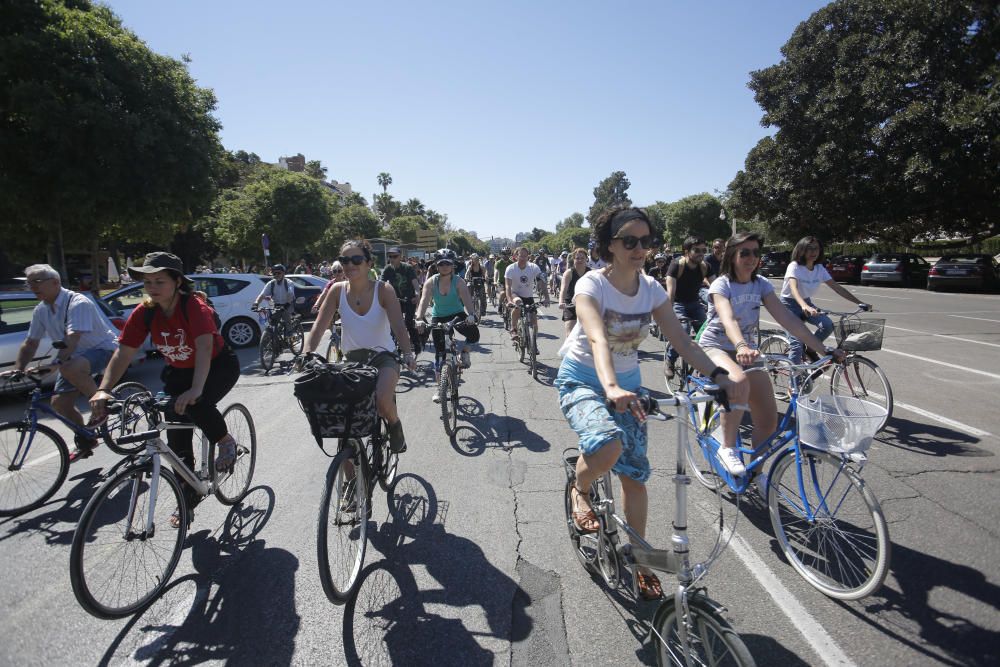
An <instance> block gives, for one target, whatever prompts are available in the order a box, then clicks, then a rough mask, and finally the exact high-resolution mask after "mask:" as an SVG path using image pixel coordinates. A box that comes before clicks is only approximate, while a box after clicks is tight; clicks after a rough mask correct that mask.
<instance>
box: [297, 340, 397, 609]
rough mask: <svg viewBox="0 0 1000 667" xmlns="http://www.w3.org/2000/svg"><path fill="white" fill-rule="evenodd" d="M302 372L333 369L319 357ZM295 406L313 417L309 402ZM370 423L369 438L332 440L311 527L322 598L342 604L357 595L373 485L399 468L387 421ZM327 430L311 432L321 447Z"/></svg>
mask: <svg viewBox="0 0 1000 667" xmlns="http://www.w3.org/2000/svg"><path fill="white" fill-rule="evenodd" d="M306 368H307V369H309V370H312V371H316V372H319V373H329V372H332V371H333V366H332V365H331V364H328V363H326V362H324V361H323V360H322V358H321V357H315V358H314V360H311V361H307V362H306ZM300 403H301V404H302V409H303V410H304V411H305V412H306V414H307V415H309V414H310V411H312V412H313V414H314V415H315V414H316V411H317V410H318V409H320V408H319V406H317V405H316V404H314V403H309V402H306V401H300ZM374 406H375V402H374V396H372V399H371V407H370V413H374V410H375V407H374ZM313 422H314V416H310V424H311V425H312V424H313ZM321 422H323V420H322V419H320V420H319V421H316V423H317V425H319V424H320V423H321ZM372 424H373V426H372V430H371V432H370V434H369V435H367V436H365V437H357V436H348V437H339V438H338V440H337V453H336V454H334V456H333V461H332V462H331V463H330V469H329V470H328V471H327V474H326V486H325V487H324V490H323V497H322V504H321V505H320V510H319V518H318V522H317V529H316V547H317V560H318V562H319V577H320V582H322V584H323V591H324V592H325V593H326V596H327V598H329V599H330V601H331V602H333V603H334V604H338V605H342V604H345V603H346V602H348V601H349V600H350V599H351V598H352V597H353V596H354V594H355V593H356V592H357V587H358V583H359V582H360V577H359V575H360V573H361V569H362V567H363V566H364V562H365V551H366V550H367V540H368V519H369V518H370V517H371V501H372V491H373V490H374V488H375V483H376V481H377V482H378V485H379V486H381V487H382V490H383V491H388V490H389V487H390V485H391V484H392V483H393V481H394V480H395V479H396V470H397V468H398V466H399V454H397V453H396V452H394V451H392V449H390V447H389V424H388V422H387V421H386V420H385V419H384V418H382V417H381V416H379V415H378V414H374V415H373V416H372ZM329 432H330V431H324V430H323V427H320V426H317V427H314V428H313V434H314V435H315V436H316V438H317V442H319V443H320V446H321V447H322V438H323V437H326V436H325V433H329ZM324 452H325V450H324Z"/></svg>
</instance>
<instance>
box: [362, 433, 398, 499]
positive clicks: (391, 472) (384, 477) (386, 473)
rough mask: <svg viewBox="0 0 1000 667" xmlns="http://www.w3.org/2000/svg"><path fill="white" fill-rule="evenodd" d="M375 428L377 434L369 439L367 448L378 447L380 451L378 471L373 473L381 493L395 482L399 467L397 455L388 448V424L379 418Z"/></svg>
mask: <svg viewBox="0 0 1000 667" xmlns="http://www.w3.org/2000/svg"><path fill="white" fill-rule="evenodd" d="M377 428H378V433H376V435H375V437H374V438H370V439H369V445H368V446H369V448H371V447H374V446H378V447H380V448H381V449H382V456H381V457H380V459H381V460H380V461H379V463H380V465H379V469H378V470H376V471H375V472H376V473H377V475H378V485H379V486H381V487H382V490H383V491H388V490H389V487H390V486H392V483H393V482H394V481H395V480H396V469H397V468H398V467H399V454H397V453H396V452H394V451H392V449H390V448H389V423H388V422H387V421H386V420H384V419H382V418H379V420H378V426H377ZM372 443H374V444H372ZM371 459H372V457H371V456H369V460H371Z"/></svg>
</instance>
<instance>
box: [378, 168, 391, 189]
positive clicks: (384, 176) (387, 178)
mask: <svg viewBox="0 0 1000 667" xmlns="http://www.w3.org/2000/svg"><path fill="white" fill-rule="evenodd" d="M390 185H392V176H391V175H390V174H389V172H387V171H383V172H380V173H379V175H378V186H379V187H380V188H382V194H387V193H388V192H389V186H390Z"/></svg>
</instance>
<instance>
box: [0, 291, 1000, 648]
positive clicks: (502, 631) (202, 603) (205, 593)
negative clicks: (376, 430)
mask: <svg viewBox="0 0 1000 667" xmlns="http://www.w3.org/2000/svg"><path fill="white" fill-rule="evenodd" d="M854 291H855V292H856V293H858V294H859V295H863V297H864V298H865V299H867V300H869V301H871V302H872V303H874V304H875V305H876V307H877V308H878V309H879V311H880V314H881V315H882V316H885V317H886V318H887V320H888V327H889V328H888V329H887V333H886V339H885V344H884V348H885V349H883V350H882V351H880V352H875V353H872V354H871V356H872V357H873V358H874V359H876V360H877V361H878V363H879V364H881V365H882V366H883V368H884V369H885V370H886V372H887V374H888V376H889V378H890V381H891V383H892V386H893V389H894V392H895V397H896V409H895V413H894V417H893V419H892V420H891V421H890V422H889V424H888V426H887V428H886V430H885V431H884V432H883V433H882V434H881V435H880V436H879V438H878V441H877V442H876V444H875V445H874V447H873V449H872V450H871V452H870V457H871V462H870V463H869V465H868V466H867V467H866V469H865V479H866V480H867V483H868V484H869V485H870V487H871V488H872V490H873V491H874V492H875V494H876V496H877V497H878V498H879V499H880V500H881V503H882V507H883V510H884V511H885V514H886V517H887V519H888V521H889V528H890V535H891V538H892V542H893V547H892V548H893V551H892V562H891V572H890V575H889V578H888V579H887V581H886V585H885V586H884V587H883V589H882V590H881V591H879V592H877V593H876V594H874V595H872V596H871V597H869V598H868V599H865V600H862V601H860V602H856V603H839V602H836V601H833V600H831V599H829V598H826V597H825V596H823V595H822V594H820V593H818V592H816V591H815V590H813V589H812V588H811V587H810V586H809V585H808V584H806V582H805V581H804V580H802V579H801V578H800V577H799V576H798V575H797V574H796V573H795V572H794V570H792V568H791V567H790V566H789V565H788V564H787V563H785V561H784V560H783V558H782V556H781V555H780V553H779V550H778V547H777V544H776V542H775V541H774V539H773V538H772V537H771V529H770V524H769V521H768V518H767V513H766V508H763V507H762V506H761V505H760V503H759V502H757V501H756V500H755V499H754V498H753V497H752V496H750V497H747V498H746V499H744V501H743V502H742V503H741V505H740V506H739V508H738V510H737V508H735V507H734V505H733V504H731V503H730V502H729V501H724V503H723V506H724V509H725V517H726V521H727V524H728V525H732V522H733V521H734V520H735V521H737V524H736V530H737V538H736V539H734V541H733V542H732V543H731V544H730V546H729V548H728V549H727V551H726V552H725V553H724V555H723V556H722V558H721V559H720V560H719V561H718V563H717V564H716V566H715V568H714V569H713V570H712V572H711V573H710V574H709V576H708V589H709V593H710V594H711V596H712V597H713V598H714V599H715V600H717V601H719V602H720V603H722V604H724V605H725V606H726V607H727V608H728V610H729V611H728V618H729V620H730V621H731V622H732V624H733V625H734V627H735V628H736V629H737V630H738V631H739V632H740V634H741V635H742V637H743V639H744V641H745V642H746V643H747V645H748V646H749V648H750V650H751V651H752V653H753V654H754V656H755V657H756V659H757V663H758V664H759V665H836V664H844V665H850V664H855V665H889V664H903V665H938V664H943V665H955V666H958V665H986V664H995V662H994V661H995V656H996V654H997V652H998V650H1000V614H998V613H997V608H998V606H1000V564H998V561H997V559H996V556H995V555H996V554H997V553H1000V534H998V528H997V526H998V525H1000V501H998V498H1000V495H998V493H997V486H996V485H997V482H998V475H997V472H998V470H1000V466H998V464H997V462H996V461H997V458H996V457H997V455H998V454H1000V437H998V434H1000V410H998V402H997V398H996V396H997V390H998V388H1000V353H998V352H1000V297H998V296H995V295H965V294H935V293H927V292H924V291H922V290H907V289H886V288H854ZM821 296H822V297H826V296H829V298H830V300H829V301H825V300H823V299H822V298H821V299H820V300H819V301H818V305H821V306H825V307H830V308H836V307H843V309H845V310H846V309H847V307H848V306H849V305H850V304H848V303H847V302H843V301H840V300H839V298H838V297H836V295H834V294H832V292H828V293H827V294H823V293H822V292H821ZM556 312H557V311H556V309H555V308H550V309H548V311H547V313H548V314H547V315H546V316H545V318H544V320H543V321H542V326H541V331H542V338H541V340H540V348H541V353H542V355H541V359H542V361H543V362H544V363H545V364H546V368H544V369H543V371H544V372H543V374H542V376H540V381H534V380H532V379H531V378H530V376H529V375H528V374H527V373H526V372H525V371H524V366H522V365H521V364H519V363H518V361H517V360H516V358H514V355H513V349H512V348H511V346H510V344H509V343H508V342H506V340H505V337H504V336H501V332H500V330H499V327H498V325H497V317H496V316H495V315H494V316H492V317H491V318H489V319H490V320H491V321H490V322H487V323H486V325H485V326H483V327H482V331H483V337H482V342H481V344H480V346H479V353H478V354H474V355H473V364H474V365H473V367H472V369H471V370H470V371H467V372H466V374H465V382H464V384H463V385H462V387H461V394H462V396H463V399H462V404H461V407H462V411H463V415H462V417H461V422H460V431H459V433H458V437H457V438H456V439H455V441H454V442H449V439H448V438H447V437H446V436H445V434H444V430H443V428H442V425H441V423H440V418H439V416H438V415H439V408H438V406H437V405H435V404H433V403H431V401H430V396H431V389H430V388H429V384H425V382H424V380H425V378H426V377H427V372H428V371H427V363H428V357H429V356H430V355H429V354H425V355H422V357H421V361H422V363H421V371H422V373H421V374H420V376H419V378H407V377H404V379H403V381H402V382H401V383H400V387H399V396H398V403H399V407H400V412H401V415H402V419H403V423H404V427H405V431H406V434H407V436H408V442H409V451H408V452H407V453H406V454H405V455H404V456H403V458H402V460H401V464H400V472H401V481H400V485H399V487H398V488H397V494H398V495H406V496H407V497H408V498H409V499H410V500H411V502H412V503H413V505H412V506H413V507H415V508H416V510H417V511H416V512H414V513H413V514H412V515H410V516H408V518H406V519H402V518H393V516H392V515H391V514H390V513H389V512H388V510H387V505H386V502H385V494H384V493H382V492H381V491H376V493H375V498H376V501H375V512H374V513H373V517H372V521H373V523H372V533H374V537H373V540H372V543H371V545H370V546H369V551H368V556H367V559H366V569H365V571H364V580H363V582H362V585H361V588H360V590H359V593H358V596H357V599H356V601H354V602H353V603H351V604H349V605H347V606H345V607H338V606H334V605H333V604H331V603H330V602H329V601H328V600H327V598H326V597H325V595H324V594H323V591H322V588H321V586H320V583H319V577H318V575H317V565H316V516H317V511H318V507H319V503H320V495H321V490H322V485H323V480H324V476H325V473H326V469H327V466H328V464H329V459H327V458H326V457H325V456H323V454H322V453H321V452H320V451H319V449H318V448H317V447H316V444H315V441H313V440H312V438H311V437H310V435H309V432H308V427H307V424H306V422H305V419H304V417H303V416H302V414H301V412H300V411H299V409H298V406H297V405H296V403H295V401H294V399H293V397H292V395H291V382H292V379H293V376H291V375H289V374H287V373H285V372H274V371H272V374H271V375H270V376H264V375H263V374H262V373H261V372H260V369H259V367H258V366H257V364H256V361H255V356H256V354H255V351H253V350H245V351H242V352H241V353H240V357H241V359H242V361H243V364H244V377H243V378H242V379H241V381H240V384H239V385H238V386H237V388H236V389H234V391H233V392H232V394H231V395H230V397H231V399H232V400H233V401H240V402H243V403H245V404H246V405H248V406H249V407H250V408H251V410H252V412H253V414H254V419H255V421H256V426H257V433H258V445H259V454H258V460H257V471H256V474H255V477H254V484H253V490H252V492H251V493H250V494H249V495H248V497H247V498H246V500H245V501H244V503H243V504H242V505H240V506H237V507H236V508H233V509H232V510H230V509H229V508H226V507H223V506H222V505H220V504H219V503H217V502H216V501H214V500H206V501H205V502H204V503H202V505H200V506H199V508H198V511H197V516H196V518H195V523H194V524H193V525H192V527H191V531H190V533H189V537H188V540H187V544H186V547H187V548H186V550H185V552H184V555H183V556H182V559H181V562H180V565H179V566H178V569H177V572H176V573H175V574H174V577H173V580H172V583H171V585H170V586H169V588H168V589H167V592H166V593H165V594H164V595H163V597H162V598H161V599H160V600H158V601H157V602H156V603H155V604H153V605H152V606H151V607H150V608H148V609H147V610H146V611H145V612H143V613H142V614H140V615H138V616H136V617H134V618H129V619H124V620H121V621H100V620H97V619H95V618H92V617H91V616H89V615H88V614H87V613H86V612H84V611H83V610H82V609H81V608H80V607H79V605H78V604H77V603H76V600H75V598H74V597H73V593H72V591H71V588H70V582H69V573H68V560H69V544H70V542H71V540H72V535H73V530H74V528H75V525H76V522H77V520H78V518H79V515H80V512H81V510H82V508H83V505H84V503H85V502H86V500H87V498H88V497H89V496H90V494H91V493H92V492H93V491H94V489H95V488H96V487H97V485H98V484H99V483H100V474H101V471H102V469H106V468H107V467H109V466H110V465H112V464H113V463H114V462H115V460H116V457H115V456H114V455H113V454H112V453H111V452H109V451H107V450H106V448H102V449H99V450H98V452H97V454H95V456H94V457H92V458H90V459H87V460H85V461H82V462H80V463H78V464H76V465H74V466H73V468H71V470H70V477H69V479H68V480H67V482H66V484H65V485H64V487H63V488H62V489H61V490H60V492H59V493H58V494H57V495H56V496H55V497H54V498H53V499H52V501H50V503H49V504H48V505H46V506H45V507H43V508H41V509H39V510H37V511H35V512H33V513H31V514H28V515H25V516H22V517H18V518H14V519H6V520H3V521H0V559H2V562H3V563H4V575H3V576H2V577H0V602H2V604H3V605H4V611H5V613H4V615H3V618H2V619H0V638H2V639H0V663H2V664H9V665H13V664H17V665H34V664H39V665H40V664H45V665H62V664H109V665H121V664H135V663H142V664H162V663H173V662H185V663H193V662H209V663H211V662H217V663H223V662H229V661H232V662H233V663H234V664H290V663H295V664H310V665H312V664H331V665H333V664H345V663H355V664H356V663H359V662H360V663H362V664H405V665H413V664H431V663H433V664H436V665H449V664H456V665H457V664H461V665H479V664H496V663H502V664H516V665H525V664H531V665H534V666H542V665H563V664H580V665H583V664H616V665H627V664H649V663H655V657H654V654H653V649H652V643H651V641H650V636H649V629H648V622H649V621H650V619H651V618H652V615H653V613H654V611H655V608H656V605H655V604H653V603H645V602H636V601H635V600H633V599H632V597H631V594H630V593H629V592H628V591H627V590H619V591H609V590H606V588H605V587H604V586H603V585H601V584H600V583H598V582H597V581H595V580H594V579H592V578H591V577H590V576H589V575H588V574H587V573H586V572H584V570H583V569H582V568H581V567H580V565H579V563H578V562H577V561H576V559H575V557H574V556H573V553H572V552H571V550H570V547H569V544H568V540H567V536H566V530H565V525H564V517H563V508H562V502H563V484H564V481H565V477H564V474H563V470H562V464H561V460H562V458H561V457H562V451H563V449H565V448H567V447H572V446H574V445H575V441H574V436H573V434H572V431H571V430H570V429H569V427H568V426H567V425H566V423H565V420H564V419H563V417H562V415H561V413H560V411H559V408H558V402H557V398H556V393H555V390H554V389H553V388H552V387H551V380H552V378H553V377H554V374H555V368H556V366H557V363H558V357H557V355H556V351H557V349H558V346H559V344H560V342H561V338H562V326H561V323H560V322H558V320H557V319H556ZM642 350H643V351H644V354H642V368H643V377H644V380H645V382H646V384H647V386H648V387H650V388H651V389H659V388H661V387H662V380H660V377H661V376H660V369H661V363H662V362H661V361H660V353H661V350H660V348H659V344H657V343H656V342H655V341H652V340H648V339H647V341H646V342H645V343H644V345H643V348H642ZM160 363H161V362H158V361H154V362H149V363H148V364H146V365H145V366H144V367H142V368H140V369H139V370H138V371H135V372H133V374H132V375H133V376H134V379H138V380H140V381H142V382H145V383H146V384H147V385H148V386H152V387H158V386H159V383H158V380H157V375H158V372H159V367H160ZM21 409H22V404H21V403H20V402H19V401H13V400H9V399H7V400H3V401H2V402H0V420H8V419H12V418H16V417H17V416H18V415H19V414H20V412H21ZM650 429H651V431H650V439H651V460H652V462H653V467H654V477H653V479H652V480H651V482H650V499H651V511H650V521H649V526H650V528H649V535H650V539H651V541H652V542H653V543H654V544H657V545H660V546H667V544H668V540H669V534H670V519H671V515H672V509H673V486H672V484H671V482H670V477H669V475H670V473H671V471H672V465H671V464H672V461H673V458H674V442H675V440H674V438H675V437H676V436H675V430H674V429H675V426H674V424H673V423H672V422H667V423H665V424H653V425H652V426H651V427H650ZM691 489H692V493H693V497H692V499H693V506H692V511H691V514H692V516H691V523H690V525H691V537H692V541H693V550H694V552H695V556H696V557H697V556H698V555H699V554H702V555H703V554H704V553H705V550H706V549H707V548H708V547H709V546H710V542H711V541H712V540H713V539H714V537H713V532H712V528H711V524H712V522H713V520H714V518H715V516H714V513H713V512H714V511H715V509H717V507H718V505H717V501H716V499H715V497H714V496H712V495H710V494H708V493H707V492H705V491H704V490H701V489H699V488H698V487H697V485H693V486H692V487H691ZM666 581H667V580H666V579H665V582H666Z"/></svg>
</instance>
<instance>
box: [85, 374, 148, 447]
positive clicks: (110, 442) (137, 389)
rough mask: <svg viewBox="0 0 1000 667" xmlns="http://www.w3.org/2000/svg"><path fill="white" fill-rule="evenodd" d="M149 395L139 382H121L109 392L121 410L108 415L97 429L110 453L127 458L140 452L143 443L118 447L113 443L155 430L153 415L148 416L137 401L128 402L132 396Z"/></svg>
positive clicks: (144, 444) (143, 445)
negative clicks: (119, 403)
mask: <svg viewBox="0 0 1000 667" xmlns="http://www.w3.org/2000/svg"><path fill="white" fill-rule="evenodd" d="M150 393H151V392H150V391H149V389H147V388H146V386H145V385H143V384H141V383H139V382H122V383H121V384H119V385H117V386H116V387H115V388H114V389H112V390H111V395H112V396H114V397H115V398H116V399H118V400H119V401H120V402H121V409H120V410H119V411H118V412H117V413H116V414H112V415H108V421H106V422H104V424H103V425H101V428H100V429H99V432H100V434H101V439H102V440H104V444H106V445H107V446H108V448H109V449H111V451H113V452H115V453H116V454H121V455H122V456H128V455H130V454H134V453H136V452H138V451H141V450H142V449H143V448H144V447H145V446H146V443H144V442H136V443H133V444H130V445H121V446H119V445H118V444H116V443H115V441H116V440H117V439H118V438H121V437H124V436H126V435H131V434H132V433H140V432H142V431H151V430H153V429H154V428H156V423H155V421H154V418H153V415H150V414H148V413H147V412H146V410H145V409H143V407H142V406H141V405H140V404H139V402H138V401H136V400H131V401H130V400H128V399H130V398H132V397H133V396H139V395H140V394H150Z"/></svg>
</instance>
